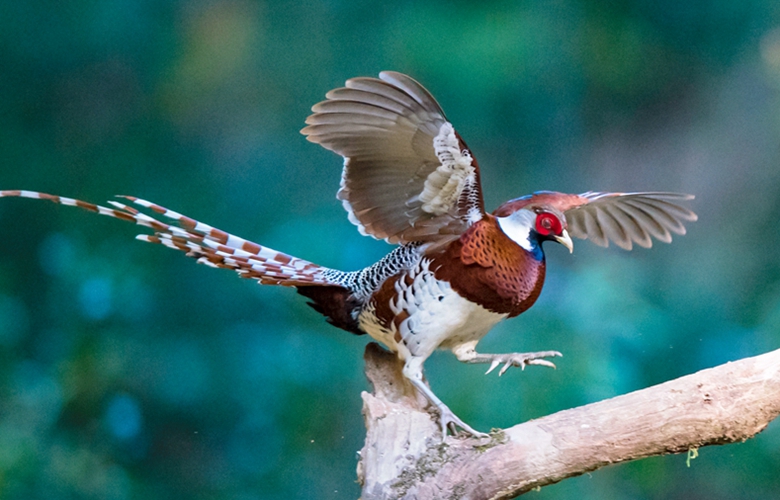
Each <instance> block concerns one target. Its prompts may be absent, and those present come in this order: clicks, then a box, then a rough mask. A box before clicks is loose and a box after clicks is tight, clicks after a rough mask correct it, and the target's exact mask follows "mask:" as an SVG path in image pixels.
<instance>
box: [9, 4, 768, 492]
mask: <svg viewBox="0 0 780 500" xmlns="http://www.w3.org/2000/svg"><path fill="white" fill-rule="evenodd" d="M385 69H393V70H396V71H402V72H405V73H408V74H410V75H412V76H413V77H415V78H417V79H418V80H420V81H421V82H422V83H423V84H424V85H425V86H426V87H428V88H429V89H430V90H431V92H432V93H433V94H434V95H435V96H436V97H437V99H438V100H439V102H440V103H441V105H442V106H443V108H444V109H445V110H446V111H447V113H448V117H449V119H450V120H451V121H452V122H453V123H454V124H455V126H456V127H457V128H458V130H459V131H460V133H461V134H462V135H463V136H464V137H465V138H466V140H467V141H468V143H469V145H470V147H471V148H472V150H473V151H474V153H475V155H476V156H477V158H478V159H479V161H480V164H481V165H482V169H483V175H482V178H483V182H484V191H485V197H486V203H487V205H488V207H489V208H490V209H493V208H495V207H496V206H497V205H498V204H499V203H500V202H502V201H504V200H506V199H509V198H512V197H517V196H520V195H523V194H526V193H529V192H531V191H534V190H539V189H553V190H561V191H571V192H582V191H586V190H591V189H594V190H670V191H683V192H690V193H694V194H695V195H696V196H697V199H696V200H695V201H694V202H693V203H692V206H693V208H694V209H695V210H696V211H697V212H698V214H699V216H700V220H699V222H697V223H695V224H692V225H690V226H689V234H688V235H687V236H685V237H678V238H675V241H674V243H673V244H672V245H663V244H659V245H657V246H656V247H654V248H653V249H652V250H644V249H637V250H635V251H633V252H630V253H628V252H624V251H621V250H619V249H616V248H609V249H607V250H604V249H601V248H598V247H595V246H594V245H592V244H590V243H588V242H578V243H577V244H576V252H575V253H574V255H571V256H570V255H568V254H567V253H566V251H565V249H561V248H557V247H554V248H549V249H548V263H549V265H548V273H549V278H548V282H547V285H546V288H545V291H544V293H543V294H542V297H541V299H540V300H539V302H538V304H537V305H536V307H534V308H533V309H531V310H530V311H529V312H528V313H526V314H524V315H523V316H522V317H521V318H519V319H516V320H513V321H509V322H506V323H504V324H502V325H500V326H498V327H497V328H495V330H494V331H493V332H492V333H491V335H489V336H488V337H487V338H486V339H485V341H483V343H482V344H481V347H482V349H483V350H484V351H486V352H491V351H492V352H496V351H497V352H506V351H510V350H541V349H558V350H560V351H562V352H563V353H564V356H565V357H564V358H562V359H561V361H560V362H559V363H558V370H556V371H552V370H547V369H542V368H539V369H536V368H534V369H530V370H526V371H525V372H521V371H520V370H514V371H510V372H509V373H507V374H506V375H505V376H504V377H502V378H501V379H498V378H497V377H496V376H495V374H492V375H490V376H483V375H482V373H483V372H484V367H480V366H467V365H462V364H460V363H458V362H457V361H456V360H455V359H454V357H453V356H451V355H450V354H448V353H439V354H436V355H434V356H433V357H432V359H430V360H429V362H428V363H427V373H428V377H429V379H430V381H431V383H432V386H433V388H434V389H435V390H436V392H437V393H438V394H439V396H441V397H442V399H443V400H444V401H446V402H447V403H448V404H449V405H450V406H451V407H452V409H453V410H454V411H455V412H456V413H457V414H458V415H460V416H461V417H462V418H464V420H466V421H467V422H469V423H471V424H472V425H474V426H475V427H476V428H478V429H483V430H487V429H489V428H491V427H506V426H510V425H512V424H515V423H518V422H521V421H524V420H528V419H531V418H536V417H540V416H543V415H546V414H549V413H552V412H555V411H558V410H561V409H565V408H570V407H573V406H576V405H581V404H585V403H589V402H592V401H597V400H600V399H603V398H608V397H611V396H614V395H617V394H622V393H625V392H627V391H631V390H634V389H639V388H643V387H646V386H649V385H652V384H657V383H660V382H663V381H665V380H669V379H672V378H675V377H679V376H681V375H684V374H688V373H692V372H695V371H697V370H700V369H702V368H706V367H710V366H714V365H717V364H720V363H724V362H726V361H729V360H734V359H738V358H741V357H745V356H749V355H754V354H759V353H762V352H766V351H769V350H772V349H776V348H778V347H780V259H778V246H779V245H780V230H778V225H777V220H778V217H779V216H780V3H778V2H777V0H741V1H736V0H734V1H728V0H721V1H716V2H707V1H699V0H694V1H684V2H680V1H667V0H652V1H651V0H637V1H633V2H617V1H592V0H591V1H589V0H557V1H551V2H545V1H496V2H490V1H487V2H479V3H476V2H473V3H472V2H440V1H433V0H430V1H415V2H412V1H396V2H382V3H372V2H352V1H345V0H341V1H339V0H325V1H309V2H300V3H295V2H281V1H279V2H270V1H269V2H255V1H249V0H197V1H181V0H166V1H162V0H136V1H131V0H104V1H86V0H85V1H80V2H78V1H70V0H64V1H57V2H55V1H40V0H38V1H27V2H21V1H16V2H15V1H5V2H2V3H1V4H0V91H1V93H0V96H1V98H0V188H2V189H33V190H41V191H46V192H51V193H57V194H61V195H66V196H72V197H78V198H82V199H85V200H89V201H93V202H102V201H103V200H105V199H109V198H110V197H111V196H113V195H114V194H132V195H136V196H140V197H143V198H147V199H150V200H152V201H155V202H157V203H160V204H162V205H165V206H168V207H170V208H172V209H174V210H177V211H180V212H182V213H185V214H187V215H189V216H192V217H195V218H197V219H200V220H202V221H204V222H207V223H209V224H212V225H215V226H217V227H219V228H221V229H224V230H227V231H230V232H233V233H235V234H238V235H241V236H244V237H246V238H249V239H252V240H254V241H257V242H260V243H263V244H265V245H268V246H270V247H272V248H276V249H279V250H283V251H286V252H289V253H292V254H294V255H298V256H300V257H303V258H306V259H309V260H313V261H315V262H318V263H321V264H324V265H328V266H331V267H338V268H342V269H350V270H351V269H357V268H360V267H363V266H365V265H368V264H370V263H372V262H374V261H375V260H376V259H377V258H379V257H380V256H382V255H383V254H384V253H385V252H386V251H387V250H388V247H387V245H386V244H384V243H382V242H377V241H373V240H370V239H369V238H363V237H360V236H359V235H358V233H357V231H356V230H355V228H354V227H352V226H351V225H350V223H349V222H348V221H347V218H346V216H345V214H344V213H343V210H342V208H341V206H340V204H339V203H338V202H337V201H336V200H335V198H334V195H335V192H336V189H337V188H338V184H339V175H340V170H341V160H340V159H339V158H338V157H337V156H335V155H333V154H332V153H330V152H328V151H325V150H323V149H321V148H319V147H318V146H315V145H312V144H309V143H307V142H306V140H305V139H304V138H303V137H302V136H301V135H299V134H298V130H299V129H300V128H301V127H302V126H303V121H304V119H305V117H306V116H307V115H308V113H309V108H310V106H311V105H312V104H314V103H316V102H318V101H319V100H322V98H323V97H324V94H325V92H326V91H328V90H329V89H331V88H334V87H337V86H341V85H342V84H343V82H344V80H346V79H347V78H349V77H353V76H361V75H376V74H377V73H378V72H379V71H381V70H385ZM137 232H138V229H137V228H134V227H132V226H130V225H129V224H125V223H122V222H120V221H116V220H110V219H107V218H103V217H97V216H94V215H91V214H88V213H85V212H82V211H79V210H75V209H71V208H65V207H56V206H53V205H51V204H49V203H42V202H33V201H29V200H17V199H3V200H1V201H0V242H2V243H0V498H3V499H77V498H78V499H81V498H85V499H93V498H94V499H117V500H124V499H178V498H183V499H223V498H224V499H241V500H244V499H246V500H249V499H319V498H323V499H330V498H334V499H335V498H356V497H357V496H358V495H359V488H358V486H357V485H356V484H355V466H356V462H357V456H356V452H357V451H358V450H359V449H360V448H361V446H362V439H363V432H364V429H363V421H362V416H361V413H360V410H361V399H360V392H361V391H362V390H365V389H367V388H368V387H367V383H366V381H365V377H364V376H363V373H362V352H363V348H364V345H365V342H366V338H365V337H354V336H352V335H350V334H347V333H345V332H342V331H339V330H336V329H335V328H333V327H331V326H329V325H327V324H326V323H325V322H324V321H323V320H322V319H321V318H320V317H319V316H318V315H317V314H316V313H314V312H313V311H311V310H309V309H308V308H307V307H306V306H305V304H304V300H302V298H301V297H299V296H297V295H296V294H295V293H293V291H291V290H285V289H279V288H273V287H259V286H257V285H254V284H253V283H251V282H248V281H242V280H239V279H236V277H235V276H234V275H232V274H231V273H229V272H225V271H218V270H213V269H209V268H207V267H205V266H198V265H195V263H194V262H193V261H191V260H189V259H186V258H184V257H183V256H182V255H177V254H176V253H174V252H171V251H169V250H166V249H162V248H159V247H154V246H151V245H146V244H142V243H140V242H136V241H134V240H133V236H134V235H135V234H136V233H137ZM778 492H780V424H778V423H775V424H773V425H771V426H770V427H769V428H768V429H767V430H766V431H765V432H764V433H763V434H761V435H759V436H758V437H757V438H756V439H754V440H751V441H749V442H747V443H744V444H737V445H730V446H725V447H711V448H706V449H702V450H701V453H700V456H699V458H697V459H696V460H694V461H693V462H692V463H691V467H690V468H688V467H686V464H685V456H682V455H678V456H668V457H659V458H653V459H647V460H642V461H639V462H635V463H630V464H625V465H618V466H613V467H610V468H607V469H604V470H600V471H597V472H594V473H592V474H587V475H585V476H582V477H580V478H575V479H571V480H567V481H564V482H563V483H561V484H558V485H555V486H551V487H547V488H544V489H542V491H540V492H536V493H531V494H530V496H531V497H533V498H541V499H560V498H564V499H569V498H571V499H575V498H576V499H603V498H610V499H615V500H620V499H661V498H685V499H687V500H695V499H705V498H706V499H734V498H756V499H758V498H761V499H765V498H774V497H776V496H777V495H778V494H780V493H778Z"/></svg>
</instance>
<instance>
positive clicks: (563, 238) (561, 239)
mask: <svg viewBox="0 0 780 500" xmlns="http://www.w3.org/2000/svg"><path fill="white" fill-rule="evenodd" d="M555 241H557V242H558V243H560V244H561V245H563V246H565V247H566V248H568V249H569V253H574V242H573V241H571V236H569V233H568V231H566V230H565V229H564V230H563V232H562V233H561V235H560V236H555Z"/></svg>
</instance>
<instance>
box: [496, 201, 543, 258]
mask: <svg viewBox="0 0 780 500" xmlns="http://www.w3.org/2000/svg"><path fill="white" fill-rule="evenodd" d="M496 219H497V220H498V225H499V226H500V227H501V230H502V231H503V232H504V234H506V235H507V236H509V238H510V239H511V240H512V241H514V242H515V243H517V244H518V245H520V246H521V247H523V248H524V249H526V250H528V251H529V252H531V251H533V249H534V247H535V245H533V244H531V240H530V239H529V236H530V234H531V229H532V228H533V227H534V224H535V223H536V214H535V213H533V212H532V211H530V210H526V209H524V208H521V209H520V210H518V211H517V212H514V213H512V214H511V215H509V216H507V217H496Z"/></svg>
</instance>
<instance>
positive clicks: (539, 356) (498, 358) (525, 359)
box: [480, 351, 563, 377]
mask: <svg viewBox="0 0 780 500" xmlns="http://www.w3.org/2000/svg"><path fill="white" fill-rule="evenodd" d="M481 356H485V357H488V356H489V357H490V358H491V359H490V368H488V371H486V372H485V375H487V374H488V373H490V372H492V371H493V370H495V368H496V367H497V366H498V365H500V364H501V363H504V366H502V367H501V370H499V371H498V376H499V377H500V376H501V375H503V374H504V372H505V371H507V370H508V369H509V367H510V366H519V367H520V369H521V370H525V367H526V366H530V365H541V366H549V367H550V368H555V364H554V363H553V362H552V361H547V360H546V359H543V358H554V357H556V356H563V354H561V353H559V352H558V351H539V352H510V353H507V354H482V355H481ZM480 361H481V362H487V360H480Z"/></svg>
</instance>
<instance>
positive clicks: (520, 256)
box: [0, 72, 697, 437]
mask: <svg viewBox="0 0 780 500" xmlns="http://www.w3.org/2000/svg"><path fill="white" fill-rule="evenodd" d="M312 111H313V114H312V115H311V116H309V117H308V119H307V120H306V124H307V126H306V127H305V128H304V129H303V130H302V131H301V132H302V133H303V134H304V135H305V136H306V138H307V139H308V140H309V141H311V142H314V143H317V144H320V145H321V146H323V147H325V148H327V149H329V150H331V151H333V152H335V153H337V154H339V155H341V156H342V157H343V158H344V168H343V172H342V177H341V186H340V189H339V191H338V194H337V198H338V199H339V200H341V202H342V204H343V206H344V209H345V210H346V211H347V214H348V216H349V220H350V221H351V222H352V223H353V224H355V225H356V226H357V228H358V230H359V231H360V233H362V234H363V235H368V236H372V237H374V238H377V239H383V240H385V241H387V242H388V243H390V244H394V245H397V246H396V247H395V248H394V249H393V250H392V251H391V252H390V253H388V254H387V256H385V257H384V258H382V259H381V260H379V261H378V262H376V263H375V264H373V265H371V266H368V267H366V268H364V269H361V270H358V271H350V272H346V271H340V270H337V269H331V268H327V267H323V266H320V265H317V264H314V263H312V262H309V261H306V260H303V259H299V258H297V257H293V256H291V255H287V254H285V253H282V252H279V251H276V250H273V249H271V248H269V247H266V246H263V245H259V244H257V243H253V242H251V241H248V240H245V239H243V238H240V237H238V236H235V235H232V234H229V233H227V232H225V231H222V230H219V229H216V228H214V227H211V226H209V225H207V224H204V223H202V222H199V221H196V220H194V219H191V218H189V217H186V216H184V215H182V214H179V213H177V212H174V211H172V210H169V209H167V208H165V207H162V206H160V205H157V204H154V203H151V202H148V201H145V200H143V199H140V198H135V197H129V196H125V197H121V198H122V201H110V202H109V204H110V205H111V207H110V208H109V207H105V206H100V205H95V204H92V203H87V202H84V201H80V200H75V199H72V198H66V197H61V196H54V195H49V194H45V193H39V192H34V191H22V190H16V191H0V196H2V197H8V196H17V197H24V198H37V199H44V200H50V201H53V202H55V203H59V204H62V205H72V206H77V207H81V208H84V209H87V210H90V211H93V212H97V213H99V214H102V215H106V216H110V217H115V218H118V219H123V220H126V221H129V222H133V223H135V224H138V225H140V226H144V227H147V228H149V229H150V230H151V234H141V235H139V236H137V238H138V239H140V240H143V241H147V242H150V243H156V244H161V245H164V246H167V247H169V248H173V249H175V250H180V251H182V252H185V253H186V254H187V256H189V257H193V258H195V259H197V261H198V262H200V263H202V264H206V265H209V266H213V267H218V268H226V269H232V270H234V271H236V272H237V273H238V274H239V275H240V276H242V277H244V278H250V279H254V280H256V281H257V282H259V283H261V284H266V285H282V286H291V287H295V288H296V289H297V291H298V293H300V294H301V295H303V296H304V297H307V298H308V299H309V301H310V302H309V305H311V306H312V307H313V308H314V309H315V310H317V311H318V312H320V313H321V314H322V315H324V316H325V317H326V319H327V321H329V322H330V323H332V324H333V325H335V326H336V327H338V328H341V329H343V330H346V331H348V332H352V333H354V334H358V335H362V334H368V335H369V336H371V337H372V338H374V339H375V340H377V341H379V342H381V343H382V344H384V345H385V346H386V347H387V348H388V349H390V350H391V351H393V352H395V353H396V354H397V355H398V357H399V359H400V360H401V361H402V362H403V375H404V376H405V377H406V378H407V379H408V380H409V381H410V382H411V383H412V384H413V386H414V387H415V388H416V389H417V390H419V391H420V393H422V394H423V395H424V396H425V397H426V398H427V399H428V401H430V403H431V404H432V405H434V406H435V407H436V409H437V410H438V413H439V423H440V426H441V431H442V437H445V436H446V435H447V432H448V430H449V431H451V432H453V433H455V432H457V429H458V428H460V429H463V430H464V431H466V432H467V433H469V434H471V435H473V436H475V437H482V436H486V434H484V433H482V432H479V431H477V430H475V429H473V428H472V427H470V426H469V425H468V424H466V423H465V422H464V421H463V420H461V419H460V418H458V417H457V416H456V415H455V414H454V413H453V412H452V411H451V410H450V409H449V407H447V405H445V404H444V403H443V402H442V401H441V400H440V399H439V398H438V397H437V396H436V395H435V394H434V392H433V391H432V390H431V389H430V388H429V386H428V385H427V384H426V383H425V381H424V379H423V363H424V362H425V360H426V359H427V358H428V357H429V356H430V355H431V354H432V353H433V351H434V350H436V349H438V348H443V349H450V350H451V351H452V352H453V353H454V354H455V356H456V357H457V359H459V360H460V361H462V362H466V363H486V364H489V368H488V370H487V373H490V372H491V371H492V370H493V369H495V368H496V367H498V366H499V365H502V367H501V369H500V370H499V375H501V374H503V373H504V372H505V371H506V370H507V369H508V368H509V367H512V366H515V367H520V368H525V367H526V366H529V365H542V366H549V367H554V366H555V365H554V364H553V363H552V362H551V361H550V358H554V357H556V356H560V355H561V354H560V353H559V352H557V351H541V352H529V353H507V354H485V353H481V352H477V350H476V346H477V343H478V342H479V341H480V339H482V337H483V336H485V334H487V332H488V331H489V330H490V329H491V328H492V327H493V326H494V325H495V324H497V323H498V322H499V321H501V320H503V319H506V318H512V317H515V316H517V315H519V314H521V313H522V312H524V311H525V310H527V309H528V308H529V307H531V306H532V305H533V304H534V302H535V301H536V299H537V298H538V297H539V294H540V292H541V290H542V284H543V283H544V277H545V256H544V251H543V243H544V242H547V241H550V242H555V243H560V244H562V245H563V246H565V247H566V248H567V249H569V251H570V252H571V251H573V243H572V239H571V236H574V237H577V238H588V239H590V240H591V241H593V242H594V243H596V244H597V245H600V246H603V247H606V246H608V245H609V242H613V243H614V244H616V245H618V246H619V247H621V248H623V249H626V250H631V248H632V246H633V245H634V244H636V245H639V246H641V247H645V248H649V247H651V246H652V243H653V238H655V239H657V240H659V241H663V242H667V243H668V242H670V241H671V239H672V236H671V234H672V233H676V234H680V235H682V234H685V227H684V225H683V222H685V221H695V220H696V218H697V217H696V215H695V214H694V213H693V212H692V211H690V210H689V209H687V208H685V207H684V206H683V205H681V203H682V202H686V201H688V200H691V199H693V196H691V195H686V194H677V193H669V192H634V193H608V192H593V191H589V192H586V193H583V194H564V193H558V192H552V191H539V192H536V193H534V194H531V195H528V196H523V197H521V198H516V199H513V200H510V201H507V202H505V203H504V204H502V205H501V206H499V207H498V208H497V209H496V210H495V211H494V212H493V213H492V214H490V213H487V212H486V211H485V208H484V203H483V200H482V188H481V185H480V178H479V175H480V174H479V166H478V164H477V160H476V159H475V158H474V156H473V155H472V152H471V150H470V149H469V148H468V146H466V143H465V142H464V141H463V139H462V138H461V137H460V135H459V134H458V133H457V132H456V131H455V129H454V128H453V126H452V124H451V123H450V122H449V121H448V120H447V118H446V117H445V115H444V112H443V111H442V109H441V107H440V106H439V104H438V103H437V102H436V100H435V99H434V98H433V96H431V94H430V93H429V92H428V91H427V90H426V89H425V88H423V87H422V86H421V85H420V84H419V83H417V82H416V81H415V80H413V79H412V78H410V77H408V76H406V75H403V74H400V73H395V72H382V73H380V74H379V78H378V79H377V78H353V79H350V80H348V81H347V82H346V86H345V87H343V88H338V89H335V90H331V91H330V92H328V93H327V94H326V100H325V101H323V102H320V103H318V104H316V105H314V107H313V108H312ZM166 220H167V221H168V222H165V221H166Z"/></svg>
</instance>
